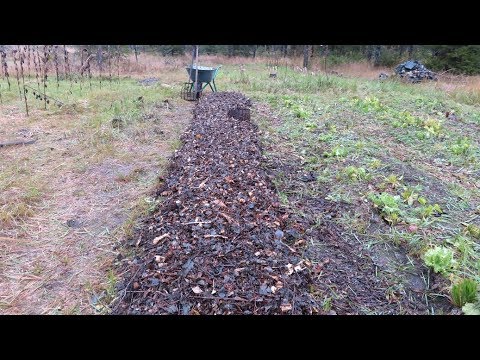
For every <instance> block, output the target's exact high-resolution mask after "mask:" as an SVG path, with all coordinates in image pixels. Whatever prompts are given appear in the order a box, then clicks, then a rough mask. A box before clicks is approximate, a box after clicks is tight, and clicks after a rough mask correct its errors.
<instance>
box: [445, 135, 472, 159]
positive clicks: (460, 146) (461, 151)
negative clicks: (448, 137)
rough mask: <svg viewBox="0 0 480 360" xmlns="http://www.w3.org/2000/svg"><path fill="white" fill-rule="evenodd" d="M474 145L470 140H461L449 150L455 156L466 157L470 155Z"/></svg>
mask: <svg viewBox="0 0 480 360" xmlns="http://www.w3.org/2000/svg"><path fill="white" fill-rule="evenodd" d="M471 147H472V143H471V141H470V139H469V138H467V137H464V138H459V139H457V141H456V142H455V143H454V144H452V145H450V147H449V149H450V151H451V152H452V153H453V154H454V155H466V154H468V153H469V151H470V148H471Z"/></svg>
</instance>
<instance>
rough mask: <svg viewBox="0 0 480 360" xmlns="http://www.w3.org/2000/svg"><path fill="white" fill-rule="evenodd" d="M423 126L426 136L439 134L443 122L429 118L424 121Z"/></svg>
mask: <svg viewBox="0 0 480 360" xmlns="http://www.w3.org/2000/svg"><path fill="white" fill-rule="evenodd" d="M422 127H423V128H424V129H425V130H426V136H427V137H430V136H438V135H440V133H441V131H442V123H441V122H440V120H437V119H434V118H428V119H426V120H424V121H423V124H422Z"/></svg>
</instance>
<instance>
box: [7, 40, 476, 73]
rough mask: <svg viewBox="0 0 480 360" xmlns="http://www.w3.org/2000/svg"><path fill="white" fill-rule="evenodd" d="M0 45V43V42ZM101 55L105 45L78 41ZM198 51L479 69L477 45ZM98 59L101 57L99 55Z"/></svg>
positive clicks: (173, 49)
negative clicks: (413, 62)
mask: <svg viewBox="0 0 480 360" xmlns="http://www.w3.org/2000/svg"><path fill="white" fill-rule="evenodd" d="M111 46H112V47H115V48H116V51H121V52H122V53H133V54H135V57H136V58H137V59H138V56H139V55H140V54H142V53H154V54H161V55H164V56H179V55H185V54H191V51H192V47H193V46H192V45H121V46H117V45H115V46H113V45H111ZM0 47H2V46H1V45H0ZM78 47H83V48H88V50H89V51H91V52H92V53H93V52H95V51H96V52H97V54H98V57H101V56H102V55H101V54H102V49H104V48H106V45H79V46H78ZM200 54H209V55H216V54H218V55H224V56H229V57H235V56H244V57H252V58H255V57H257V56H267V57H272V58H275V59H281V58H287V57H302V58H303V63H302V64H299V66H300V65H303V67H306V68H308V67H309V66H310V64H311V59H312V58H318V57H321V58H324V59H325V62H326V63H328V64H329V65H338V64H341V63H349V62H354V61H367V62H369V63H371V64H372V65H373V66H387V67H394V66H396V65H397V64H399V63H400V62H403V61H406V60H419V61H421V62H422V63H424V64H425V65H426V66H427V67H428V68H429V69H431V70H434V71H449V72H451V73H458V74H459V73H461V74H467V75H472V74H479V73H480V46H479V45H212V44H207V45H200ZM98 60H100V61H101V59H98Z"/></svg>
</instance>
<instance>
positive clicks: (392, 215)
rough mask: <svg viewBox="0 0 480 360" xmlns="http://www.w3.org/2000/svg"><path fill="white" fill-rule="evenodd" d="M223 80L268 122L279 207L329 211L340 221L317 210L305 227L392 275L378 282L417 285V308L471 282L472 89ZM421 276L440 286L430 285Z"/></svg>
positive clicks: (477, 164) (305, 77)
mask: <svg viewBox="0 0 480 360" xmlns="http://www.w3.org/2000/svg"><path fill="white" fill-rule="evenodd" d="M226 76H227V77H229V80H230V83H231V84H232V85H231V87H232V88H234V87H239V88H240V89H241V90H242V91H244V92H245V93H247V94H249V95H250V96H252V97H253V98H254V99H256V100H257V102H260V103H261V104H263V105H266V106H267V107H268V108H269V109H270V110H271V111H272V112H273V114H274V116H273V117H272V116H268V115H266V114H267V113H266V112H265V111H263V110H259V111H257V113H256V119H257V121H258V122H259V124H260V126H261V128H262V130H263V141H264V144H265V154H266V156H267V157H268V158H271V159H275V160H276V162H277V164H280V165H283V170H281V169H280V170H278V169H277V171H276V183H277V187H278V191H279V193H280V195H281V198H282V199H284V202H285V204H288V205H289V206H290V207H292V208H293V209H297V210H298V211H302V210H304V205H305V203H307V202H309V201H310V200H311V199H322V200H326V201H328V202H329V203H330V204H332V203H333V204H336V207H337V209H339V210H338V211H337V214H338V216H336V217H335V218H330V215H329V214H328V213H325V212H321V211H319V212H317V214H316V217H317V219H316V225H315V226H321V225H322V224H324V225H328V224H333V225H335V226H337V227H339V228H340V229H342V233H343V234H344V235H345V236H346V237H350V238H351V239H354V242H355V240H358V241H360V242H361V243H362V246H363V247H364V248H366V249H369V250H370V256H371V257H372V258H373V260H374V263H376V264H379V265H387V264H388V266H383V268H384V270H385V271H386V272H388V271H391V270H392V268H395V267H397V269H396V271H393V273H391V274H388V276H390V277H391V278H392V277H393V278H396V281H394V282H393V283H394V286H395V287H396V291H397V292H399V293H401V292H402V291H403V289H405V288H406V287H408V286H412V284H409V282H412V279H415V277H413V278H412V276H411V275H412V274H415V275H416V278H418V277H421V278H422V279H423V280H424V282H425V289H424V294H425V295H426V296H425V302H426V304H427V306H428V303H429V299H430V301H431V299H432V298H433V299H434V298H438V297H443V298H446V299H449V298H450V287H451V284H455V283H457V282H459V281H460V280H462V279H464V278H469V279H472V280H474V281H476V282H477V283H478V282H479V281H480V243H479V234H480V232H479V229H480V228H479V226H480V176H479V175H480V135H479V134H480V132H479V130H480V102H478V99H477V95H478V94H477V93H472V94H469V93H467V92H464V91H463V90H462V91H458V92H454V93H449V92H446V91H444V90H442V89H441V88H440V87H439V86H438V84H436V83H429V84H420V85H412V84H405V83H402V82H400V81H397V80H387V81H379V80H377V79H371V80H367V79H359V78H347V77H339V76H335V75H329V76H327V75H325V74H316V75H315V74H313V75H312V74H305V73H299V72H294V71H292V70H290V69H285V68H284V69H280V70H279V71H278V74H277V78H276V79H271V78H269V76H268V73H266V72H265V71H264V72H261V70H260V68H259V66H258V65H255V66H252V67H251V68H250V69H249V68H247V70H244V71H241V70H237V71H232V72H231V73H229V74H228V75H226ZM451 114H454V115H451ZM447 115H450V117H447ZM280 168H281V166H280ZM302 179H303V180H302ZM444 248H446V249H448V251H449V253H451V254H452V257H451V258H448V256H447V257H446V259H445V256H444V258H442V249H444ZM432 253H433V257H432ZM437 253H438V254H440V255H437ZM399 254H403V255H402V256H397V255H399ZM422 263H423V265H422ZM434 265H435V266H434ZM422 266H423V269H422ZM394 270H395V269H394ZM430 271H431V272H436V273H439V274H442V275H443V276H444V278H445V279H446V280H447V281H446V283H445V286H444V287H442V288H440V289H429V288H428V285H429V284H428V279H429V274H428V273H429V272H430ZM414 282H415V281H414ZM417 282H418V281H417ZM413 286H414V285H413ZM427 295H428V296H427ZM386 299H388V294H386ZM429 309H430V312H434V311H435V310H434V308H432V307H429Z"/></svg>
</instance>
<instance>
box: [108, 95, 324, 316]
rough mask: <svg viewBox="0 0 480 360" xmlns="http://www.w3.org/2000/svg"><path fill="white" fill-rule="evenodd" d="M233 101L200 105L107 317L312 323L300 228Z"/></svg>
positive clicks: (245, 103) (212, 98) (216, 98)
mask: <svg viewBox="0 0 480 360" xmlns="http://www.w3.org/2000/svg"><path fill="white" fill-rule="evenodd" d="M250 106H251V101H250V100H249V99H248V98H246V97H245V96H243V95H242V94H239V93H233V92H223V93H211V94H209V95H207V96H204V97H202V98H201V99H200V101H199V103H198V104H197V106H196V107H195V109H194V118H193V121H192V124H191V126H190V127H189V128H188V130H187V131H186V132H185V134H184V135H183V137H182V141H183V147H182V148H181V149H180V150H179V151H177V152H176V153H175V155H174V156H173V158H172V160H171V163H170V167H169V170H168V175H167V176H166V177H165V178H164V179H163V182H162V184H161V186H160V188H159V189H158V192H157V195H158V197H159V198H161V202H160V205H159V207H158V208H157V209H156V211H155V212H154V214H152V215H151V216H150V217H149V218H147V219H145V220H144V222H143V227H142V230H141V231H139V232H138V234H137V238H136V239H135V240H136V241H137V245H138V246H139V247H140V248H141V249H142V250H143V251H142V254H141V255H139V256H138V257H137V258H136V259H135V260H133V261H129V262H128V263H127V265H126V267H127V276H126V277H125V279H124V281H123V284H124V289H123V290H122V291H120V294H123V296H121V299H120V301H119V302H118V303H117V304H115V305H114V306H113V313H115V314H313V313H319V312H321V306H319V305H318V304H316V302H315V300H314V299H313V297H312V295H311V291H312V290H313V284H312V277H311V267H312V265H311V263H310V262H309V261H308V260H307V259H304V258H303V256H302V253H303V252H304V249H305V246H306V242H305V240H303V239H302V229H303V227H302V226H303V225H302V224H301V223H299V222H297V221H296V220H293V218H294V217H292V216H290V214H289V213H288V212H286V210H284V208H282V207H280V204H279V201H278V197H277V195H276V192H275V189H274V188H273V185H272V183H271V180H270V178H269V177H268V175H267V173H266V172H265V170H263V168H262V166H261V163H262V155H261V148H260V144H259V139H258V131H257V127H256V125H254V124H253V123H252V122H250V121H249V119H248V118H247V119H242V118H239V119H236V118H234V117H229V116H228V113H229V110H231V109H237V108H249V107H250Z"/></svg>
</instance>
